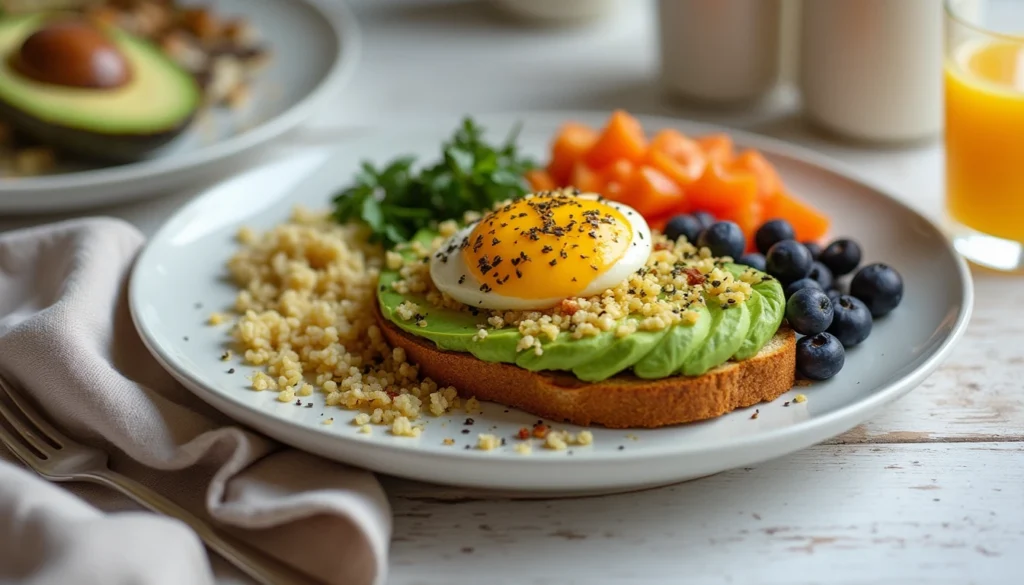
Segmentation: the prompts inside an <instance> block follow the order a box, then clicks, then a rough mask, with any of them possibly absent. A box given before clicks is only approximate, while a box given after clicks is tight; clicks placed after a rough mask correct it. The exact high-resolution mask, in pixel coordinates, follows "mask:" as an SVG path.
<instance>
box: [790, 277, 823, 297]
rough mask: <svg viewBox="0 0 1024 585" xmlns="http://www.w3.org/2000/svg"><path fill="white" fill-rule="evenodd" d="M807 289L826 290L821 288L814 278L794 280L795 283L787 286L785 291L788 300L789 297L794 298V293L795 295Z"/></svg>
mask: <svg viewBox="0 0 1024 585" xmlns="http://www.w3.org/2000/svg"><path fill="white" fill-rule="evenodd" d="M805 288H816V289H818V290H825V289H823V288H821V285H820V284H818V281H817V280H814V279H813V278H801V279H800V280H794V281H793V282H791V283H789V284H788V285H786V289H785V291H784V292H785V293H786V298H787V299H788V298H789V297H791V296H793V293H795V292H796V291H798V290H803V289H805Z"/></svg>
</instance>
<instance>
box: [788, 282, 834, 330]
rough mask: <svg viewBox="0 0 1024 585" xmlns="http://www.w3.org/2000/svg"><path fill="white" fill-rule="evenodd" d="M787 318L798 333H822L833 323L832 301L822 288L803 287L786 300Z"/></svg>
mask: <svg viewBox="0 0 1024 585" xmlns="http://www.w3.org/2000/svg"><path fill="white" fill-rule="evenodd" d="M786 320H787V321H789V326H790V327H792V328H793V330H794V331H796V332H797V333H802V334H804V335H815V334H817V333H821V332H822V331H824V330H826V329H828V326H829V325H831V324H832V301H830V300H828V295H826V294H825V291H823V290H821V289H817V288H814V287H810V288H802V289H800V290H798V291H796V292H795V293H793V296H791V297H789V300H788V301H786Z"/></svg>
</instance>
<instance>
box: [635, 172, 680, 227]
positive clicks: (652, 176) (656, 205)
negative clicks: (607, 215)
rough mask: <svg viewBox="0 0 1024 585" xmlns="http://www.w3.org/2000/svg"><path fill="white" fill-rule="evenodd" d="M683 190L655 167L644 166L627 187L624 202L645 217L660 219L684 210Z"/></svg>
mask: <svg viewBox="0 0 1024 585" xmlns="http://www.w3.org/2000/svg"><path fill="white" fill-rule="evenodd" d="M684 201H685V200H684V196H683V190H682V188H680V187H679V185H677V184H676V183H675V181H673V180H672V179H670V178H669V177H668V176H666V175H665V174H664V173H662V172H661V171H659V170H657V169H655V168H654V167H649V166H642V167H640V168H638V169H637V170H636V174H635V175H634V176H633V180H632V181H630V182H629V183H628V185H627V186H626V190H625V193H624V194H623V199H622V202H623V203H625V204H627V205H629V206H630V207H632V208H633V209H635V210H637V212H639V213H640V215H642V216H644V217H658V216H660V215H664V214H665V213H667V212H669V211H672V210H675V209H680V208H682V205H683V203H684Z"/></svg>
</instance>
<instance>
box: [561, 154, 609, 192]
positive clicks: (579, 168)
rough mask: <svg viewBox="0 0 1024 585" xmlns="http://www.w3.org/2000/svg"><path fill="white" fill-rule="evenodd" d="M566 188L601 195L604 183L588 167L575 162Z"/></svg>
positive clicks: (596, 173) (598, 175)
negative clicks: (574, 188)
mask: <svg viewBox="0 0 1024 585" xmlns="http://www.w3.org/2000/svg"><path fill="white" fill-rule="evenodd" d="M568 186H570V187H576V188H577V189H579V190H580V191H584V192H592V193H601V192H603V191H604V186H605V182H604V178H603V177H602V176H601V174H600V173H598V172H597V171H595V170H593V169H591V168H590V167H588V166H587V165H586V164H584V163H583V161H577V162H576V164H575V165H573V167H572V174H571V175H570V177H569V182H568Z"/></svg>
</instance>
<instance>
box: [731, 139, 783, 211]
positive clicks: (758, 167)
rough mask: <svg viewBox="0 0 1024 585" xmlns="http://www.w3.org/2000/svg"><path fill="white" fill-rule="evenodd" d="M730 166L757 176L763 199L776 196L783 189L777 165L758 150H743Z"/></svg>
mask: <svg viewBox="0 0 1024 585" xmlns="http://www.w3.org/2000/svg"><path fill="white" fill-rule="evenodd" d="M729 166H730V168H732V169H733V170H736V171H743V172H748V173H750V174H752V175H754V176H755V177H757V195H758V198H759V199H760V200H761V201H766V200H768V199H771V198H773V197H775V195H776V194H778V193H779V191H781V190H782V179H781V178H780V177H779V174H778V173H777V172H776V171H775V167H773V166H772V163H770V162H768V159H766V158H765V157H764V156H763V155H762V154H761V153H760V152H757V151H756V150H745V151H743V152H742V153H740V155H739V156H737V157H736V158H735V159H733V160H732V162H730V163H729Z"/></svg>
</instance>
